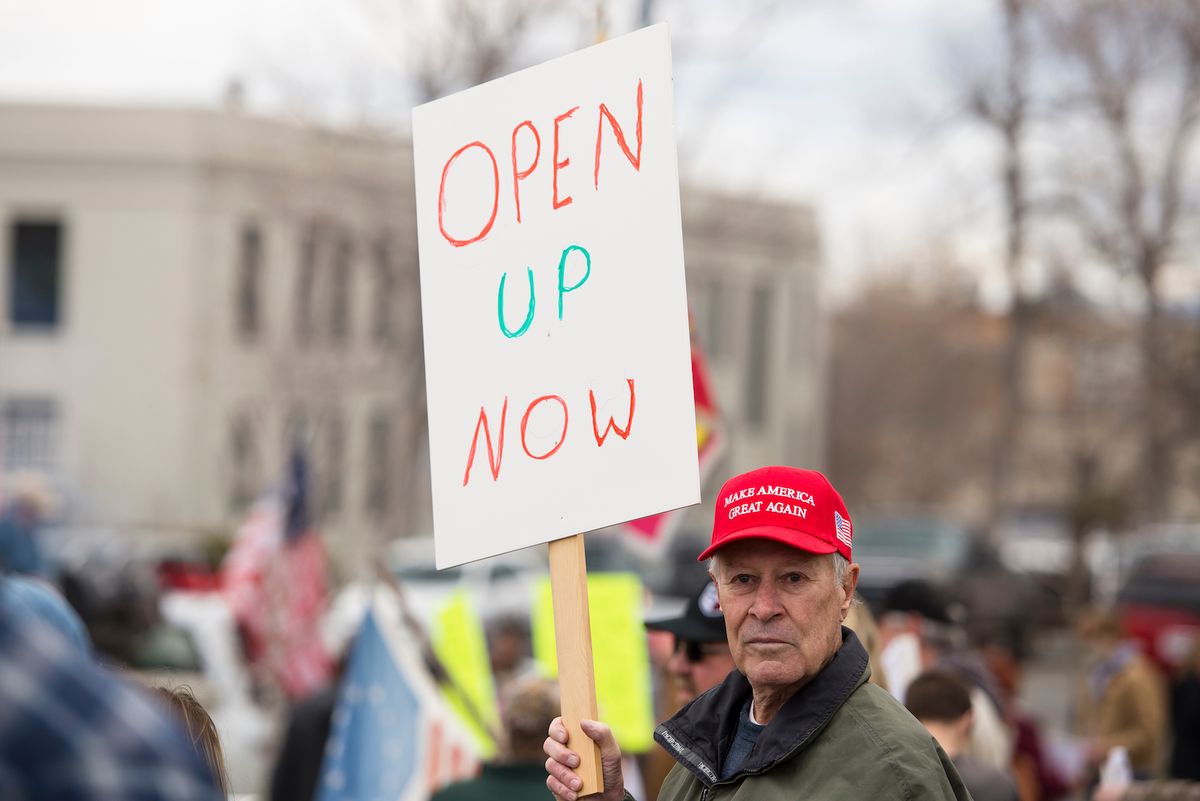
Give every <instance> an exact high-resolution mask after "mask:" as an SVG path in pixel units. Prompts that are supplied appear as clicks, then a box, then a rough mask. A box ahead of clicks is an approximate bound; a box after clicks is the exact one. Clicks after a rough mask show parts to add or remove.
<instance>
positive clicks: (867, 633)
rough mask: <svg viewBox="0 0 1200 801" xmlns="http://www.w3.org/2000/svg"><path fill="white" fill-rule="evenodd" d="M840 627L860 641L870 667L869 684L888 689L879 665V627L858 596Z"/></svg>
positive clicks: (855, 597) (885, 678) (880, 648)
mask: <svg viewBox="0 0 1200 801" xmlns="http://www.w3.org/2000/svg"><path fill="white" fill-rule="evenodd" d="M842 625H843V626H845V627H846V628H848V629H850V630H851V631H853V632H854V633H855V634H857V635H858V639H859V640H861V641H862V644H863V648H866V649H867V661H868V664H870V666H871V683H872V684H875V685H878V686H880V687H882V688H883V689H885V690H886V689H887V688H888V685H887V676H886V675H884V672H883V665H882V664H881V663H880V657H881V655H882V646H883V641H882V638H881V637H880V636H879V625H878V624H877V623H876V622H875V616H874V615H872V614H871V610H870V609H869V608H868V607H867V604H866V602H865V601H863V599H862V598H861V597H860V596H858V595H855V596H854V604H853V605H852V606H851V607H850V613H849V614H847V615H846V619H845V620H844V621H843V622H842Z"/></svg>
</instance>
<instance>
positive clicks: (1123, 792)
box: [1092, 781, 1200, 801]
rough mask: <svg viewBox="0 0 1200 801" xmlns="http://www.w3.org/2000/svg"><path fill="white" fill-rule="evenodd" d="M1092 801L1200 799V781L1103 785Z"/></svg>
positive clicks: (1180, 800) (1175, 800) (1178, 800)
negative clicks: (1116, 785)
mask: <svg viewBox="0 0 1200 801" xmlns="http://www.w3.org/2000/svg"><path fill="white" fill-rule="evenodd" d="M1092 801H1200V782H1181V781H1153V782H1133V783H1131V784H1127V785H1125V786H1124V787H1101V788H1098V789H1097V790H1096V792H1095V793H1093V794H1092Z"/></svg>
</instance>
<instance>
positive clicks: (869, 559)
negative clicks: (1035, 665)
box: [854, 519, 1044, 642]
mask: <svg viewBox="0 0 1200 801" xmlns="http://www.w3.org/2000/svg"><path fill="white" fill-rule="evenodd" d="M854 561H856V562H858V563H859V565H861V566H862V572H861V573H860V575H859V581H858V591H859V594H860V595H862V596H863V598H864V599H865V600H866V601H867V603H868V604H869V605H870V606H871V608H872V609H873V610H874V611H875V612H876V613H878V612H880V611H881V607H882V605H883V602H884V599H885V597H886V596H887V594H888V592H889V591H890V590H891V589H892V588H893V587H895V586H896V585H897V584H899V583H900V582H902V581H905V580H908V579H923V580H925V581H927V582H929V583H930V584H932V585H934V586H935V587H938V588H939V589H941V590H942V592H943V593H944V594H945V595H946V597H947V598H948V599H949V600H950V601H951V602H952V604H953V605H954V606H955V607H956V608H957V610H958V612H959V616H960V617H961V622H962V623H963V625H964V626H965V627H966V628H967V630H968V632H970V633H973V634H987V633H992V632H997V631H1000V632H1003V633H1005V634H1006V635H1008V636H1010V637H1015V638H1016V639H1017V640H1018V641H1019V642H1024V641H1025V639H1026V638H1027V637H1028V636H1029V634H1030V628H1031V624H1032V623H1033V622H1035V621H1036V620H1037V617H1038V614H1039V613H1040V612H1041V611H1043V610H1042V607H1043V605H1044V604H1043V601H1042V599H1041V597H1040V593H1039V590H1038V586H1037V582H1036V581H1035V580H1034V578H1033V577H1032V576H1030V575H1029V574H1027V573H1025V572H1023V571H1017V570H1013V569H1012V568H1010V567H1008V566H1007V565H1005V564H1004V562H1003V561H1002V560H1001V559H1000V557H999V555H998V554H997V552H996V550H995V549H994V548H993V547H991V546H990V545H989V544H988V543H987V542H986V541H985V540H984V539H983V538H982V537H981V536H979V535H977V534H975V533H974V532H972V531H971V530H970V529H968V528H966V527H965V526H961V525H958V524H956V523H952V522H948V521H945V520H936V519H904V520H864V521H861V522H858V521H856V522H855V526H854Z"/></svg>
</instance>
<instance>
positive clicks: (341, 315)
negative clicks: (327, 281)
mask: <svg viewBox="0 0 1200 801" xmlns="http://www.w3.org/2000/svg"><path fill="white" fill-rule="evenodd" d="M353 258H354V251H353V248H352V246H351V244H350V236H349V234H347V233H345V232H343V233H342V234H341V235H340V236H338V239H337V249H336V251H335V252H334V260H333V292H332V293H331V294H332V297H331V298H330V300H331V302H332V306H331V308H330V314H329V334H330V338H331V339H332V340H333V341H334V342H337V343H339V344H344V343H345V342H346V340H347V339H349V336H350V296H351V291H352V289H353V287H352V286H351V283H352V281H353V279H354V272H353V264H352V260H353Z"/></svg>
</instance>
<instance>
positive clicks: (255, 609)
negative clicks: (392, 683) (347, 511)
mask: <svg viewBox="0 0 1200 801" xmlns="http://www.w3.org/2000/svg"><path fill="white" fill-rule="evenodd" d="M325 562H326V558H325V548H324V545H323V544H322V542H321V538H320V536H319V535H318V533H317V532H316V531H315V530H314V529H313V527H312V526H311V525H310V524H309V516H308V470H307V463H306V461H305V458H304V454H303V452H302V451H300V450H299V449H297V450H296V451H295V452H294V453H293V454H292V458H291V463H290V465H289V473H288V480H287V481H286V482H285V484H284V486H283V487H282V488H281V489H279V490H276V491H273V492H269V493H267V494H266V495H264V496H263V497H262V498H259V500H258V501H256V502H255V504H254V506H253V507H251V509H250V512H249V514H248V515H247V517H246V520H245V521H244V522H243V523H242V525H241V527H240V528H239V529H238V534H237V539H236V540H235V542H234V545H233V548H232V549H231V550H230V552H229V554H228V555H227V556H226V557H225V564H224V566H223V568H222V571H221V572H222V577H221V578H222V586H223V587H224V592H225V597H226V599H227V600H228V602H229V606H230V608H231V610H232V611H233V615H234V619H236V620H237V621H238V623H239V624H240V625H241V627H242V630H243V631H244V632H245V634H246V638H247V644H248V646H249V651H250V658H251V660H252V662H254V663H255V664H256V665H258V666H259V667H260V668H263V669H265V671H266V672H267V673H268V675H270V676H271V677H272V678H273V679H274V680H275V681H277V682H278V683H279V686H280V687H282V688H283V690H284V692H285V693H287V694H288V695H289V696H291V697H293V698H300V697H303V696H305V695H308V694H309V693H311V692H313V691H315V690H317V689H320V688H321V687H323V686H325V685H326V684H327V683H328V682H329V680H330V677H331V676H332V660H331V659H330V658H329V654H328V653H327V652H326V650H325V646H324V643H322V641H321V638H320V636H319V635H318V634H317V632H318V630H319V629H318V625H319V623H320V621H321V618H322V616H323V615H324V612H325V602H326V584H325Z"/></svg>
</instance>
